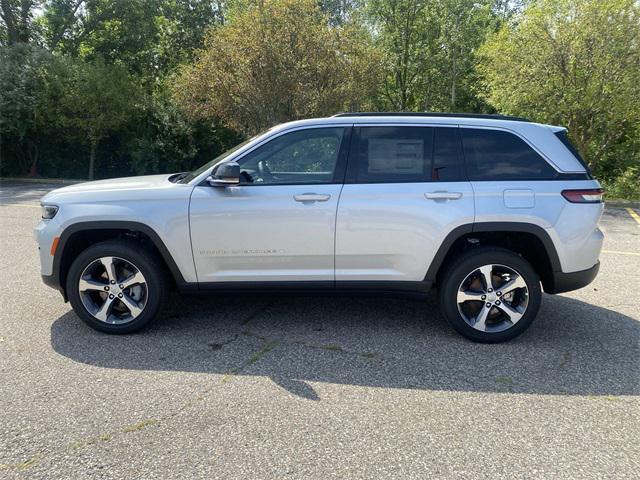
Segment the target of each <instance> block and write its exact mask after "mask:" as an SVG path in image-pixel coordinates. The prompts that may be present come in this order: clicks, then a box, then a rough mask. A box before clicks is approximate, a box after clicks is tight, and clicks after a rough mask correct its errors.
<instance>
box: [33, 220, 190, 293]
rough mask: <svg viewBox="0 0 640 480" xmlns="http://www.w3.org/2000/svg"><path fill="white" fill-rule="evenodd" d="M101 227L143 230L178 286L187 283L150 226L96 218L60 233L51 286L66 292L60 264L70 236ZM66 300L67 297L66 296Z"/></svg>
mask: <svg viewBox="0 0 640 480" xmlns="http://www.w3.org/2000/svg"><path fill="white" fill-rule="evenodd" d="M101 229H113V230H129V231H131V232H141V233H144V234H145V235H146V236H148V237H149V239H151V241H152V242H153V244H154V246H155V247H156V248H157V249H158V252H160V255H161V256H162V258H163V259H164V261H165V263H166V264H167V266H168V267H169V271H170V272H171V275H172V276H173V278H174V279H175V281H176V283H177V284H178V286H181V285H187V282H186V281H185V280H184V277H183V276H182V272H180V269H179V268H178V266H177V265H176V262H175V261H174V260H173V257H172V256H171V253H170V252H169V250H168V249H167V247H166V245H165V244H164V242H163V241H162V239H161V238H160V236H159V235H158V234H157V233H156V231H155V230H154V229H153V228H151V227H150V226H148V225H146V224H144V223H140V222H130V221H119V220H104V221H103V220H96V221H91V222H78V223H74V224H71V225H69V226H68V227H67V228H65V229H64V230H63V232H62V234H61V235H60V240H59V241H58V248H57V249H56V253H55V255H54V257H53V272H52V275H51V277H49V280H48V281H47V280H45V283H47V284H48V285H50V286H55V287H57V288H58V289H59V290H60V291H62V292H63V295H65V297H66V294H65V292H64V290H65V288H64V278H62V277H63V275H62V272H61V271H60V264H61V263H62V256H63V253H64V249H65V246H66V244H67V242H68V241H69V238H71V236H72V235H73V234H75V233H78V232H83V231H87V230H101ZM65 300H66V298H65Z"/></svg>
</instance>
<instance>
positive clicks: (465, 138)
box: [461, 128, 558, 181]
mask: <svg viewBox="0 0 640 480" xmlns="http://www.w3.org/2000/svg"><path fill="white" fill-rule="evenodd" d="M461 133H462V145H463V151H464V156H465V160H466V163H467V173H468V175H469V179H470V180H492V181H504V180H553V179H555V178H557V177H558V172H557V171H556V170H555V169H554V168H553V167H552V166H551V165H549V163H548V162H547V161H546V160H545V159H544V158H542V157H541V156H540V154H538V152H536V151H535V150H534V149H533V148H531V147H530V146H529V144H527V142H525V141H524V140H522V139H521V138H520V137H518V136H517V135H514V134H513V133H510V132H505V131H502V130H489V129H480V128H477V129H476V128H461Z"/></svg>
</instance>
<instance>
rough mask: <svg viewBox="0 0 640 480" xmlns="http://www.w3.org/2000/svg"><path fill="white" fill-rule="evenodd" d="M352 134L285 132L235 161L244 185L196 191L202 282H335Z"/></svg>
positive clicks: (195, 232)
mask: <svg viewBox="0 0 640 480" xmlns="http://www.w3.org/2000/svg"><path fill="white" fill-rule="evenodd" d="M348 132H349V128H346V127H323V128H318V127H315V128H303V129H298V130H294V131H288V132H285V133H282V134H280V135H277V136H276V137H273V138H271V139H268V140H267V141H266V142H264V143H262V144H260V145H259V146H257V147H256V148H254V149H253V150H250V151H249V152H248V153H246V154H245V155H243V156H242V157H241V158H238V159H235V160H236V161H237V162H238V163H239V164H240V168H241V174H240V176H241V181H240V185H237V186H230V187H211V186H208V185H207V186H204V185H202V186H197V187H196V188H195V189H194V192H193V195H192V197H191V207H190V223H191V241H192V247H193V256H194V261H195V265H196V271H197V274H198V281H199V282H200V283H210V282H242V281H247V282H261V281H268V282H272V281H295V282H299V281H328V282H333V280H334V266H335V265H334V246H335V245H334V242H335V221H336V209H337V205H338V199H339V196H340V190H341V188H342V182H343V177H344V168H345V164H346V154H347V152H346V148H347V144H348V142H347V140H348Z"/></svg>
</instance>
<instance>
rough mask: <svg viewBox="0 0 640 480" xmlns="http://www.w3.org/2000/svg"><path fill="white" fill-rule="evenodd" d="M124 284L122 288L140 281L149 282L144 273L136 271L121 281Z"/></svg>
mask: <svg viewBox="0 0 640 480" xmlns="http://www.w3.org/2000/svg"><path fill="white" fill-rule="evenodd" d="M120 283H121V285H122V288H123V289H124V288H129V287H131V286H133V285H136V284H138V283H143V284H144V283H147V282H146V280H145V279H144V276H143V275H142V273H140V272H136V273H135V274H133V275H131V276H130V277H128V278H126V279H125V280H123V281H122V282H120Z"/></svg>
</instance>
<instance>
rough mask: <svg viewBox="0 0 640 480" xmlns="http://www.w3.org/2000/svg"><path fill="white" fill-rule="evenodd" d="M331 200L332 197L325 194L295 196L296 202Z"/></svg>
mask: <svg viewBox="0 0 640 480" xmlns="http://www.w3.org/2000/svg"><path fill="white" fill-rule="evenodd" d="M330 198H331V195H329V194H323V193H301V194H298V195H294V196H293V199H294V200H295V201H296V202H326V201H327V200H329V199H330Z"/></svg>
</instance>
